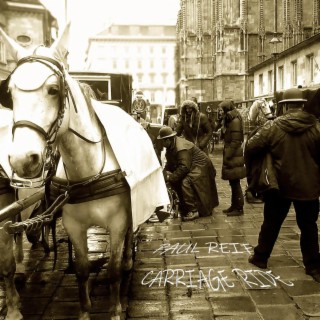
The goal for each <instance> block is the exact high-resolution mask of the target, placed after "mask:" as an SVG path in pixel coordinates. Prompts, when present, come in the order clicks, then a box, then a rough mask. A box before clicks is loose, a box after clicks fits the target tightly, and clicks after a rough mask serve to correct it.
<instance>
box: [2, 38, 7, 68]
mask: <svg viewBox="0 0 320 320" xmlns="http://www.w3.org/2000/svg"><path fill="white" fill-rule="evenodd" d="M0 62H1V63H6V62H7V59H6V48H5V45H4V43H3V42H2V40H1V38H0Z"/></svg>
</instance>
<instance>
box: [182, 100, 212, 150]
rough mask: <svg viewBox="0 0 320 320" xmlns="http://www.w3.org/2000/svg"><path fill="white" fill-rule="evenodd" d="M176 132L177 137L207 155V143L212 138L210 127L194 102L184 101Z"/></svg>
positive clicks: (206, 118) (207, 120)
mask: <svg viewBox="0 0 320 320" xmlns="http://www.w3.org/2000/svg"><path fill="white" fill-rule="evenodd" d="M176 132H177V135H178V136H183V137H184V138H185V139H187V140H189V141H191V142H193V143H194V144H195V145H196V146H197V147H198V148H200V149H201V150H202V151H204V152H205V153H206V154H208V142H209V140H210V139H211V137H212V127H211V124H210V122H209V119H208V117H207V116H206V115H205V114H204V113H202V112H200V111H199V107H198V105H197V104H196V103H195V102H193V101H191V100H185V101H184V102H183V103H182V106H181V116H180V118H179V121H178V123H177V127H176Z"/></svg>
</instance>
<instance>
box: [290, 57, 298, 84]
mask: <svg viewBox="0 0 320 320" xmlns="http://www.w3.org/2000/svg"><path fill="white" fill-rule="evenodd" d="M297 68H298V66H297V60H295V61H292V62H291V79H292V80H291V81H292V86H296V85H297V82H298V69H297Z"/></svg>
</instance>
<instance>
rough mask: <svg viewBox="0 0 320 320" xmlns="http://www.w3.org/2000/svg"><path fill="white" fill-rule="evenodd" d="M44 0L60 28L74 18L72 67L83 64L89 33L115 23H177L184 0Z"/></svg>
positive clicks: (70, 47)
mask: <svg viewBox="0 0 320 320" xmlns="http://www.w3.org/2000/svg"><path fill="white" fill-rule="evenodd" d="M41 2H42V3H43V4H44V5H45V6H46V7H47V8H48V9H49V10H50V11H51V13H52V14H53V15H54V16H55V17H56V18H57V19H58V23H59V27H60V29H62V28H63V26H64V25H65V22H66V21H67V20H70V21H71V31H70V32H71V37H70V44H69V52H70V53H69V64H70V69H79V68H80V67H81V66H82V64H83V59H84V53H85V50H86V47H87V40H88V37H89V36H92V35H95V34H97V33H98V32H100V31H102V30H104V29H105V28H106V27H107V26H108V25H110V24H111V23H128V24H170V25H175V24H176V21H177V14H178V11H179V8H180V0H90V1H88V0H41ZM65 9H67V10H65ZM65 11H67V17H66V15H65Z"/></svg>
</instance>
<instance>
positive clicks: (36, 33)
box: [0, 0, 58, 80]
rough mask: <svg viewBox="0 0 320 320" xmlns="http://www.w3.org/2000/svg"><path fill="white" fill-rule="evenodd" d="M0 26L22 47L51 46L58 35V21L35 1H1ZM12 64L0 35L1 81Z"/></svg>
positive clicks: (13, 65) (11, 67)
mask: <svg viewBox="0 0 320 320" xmlns="http://www.w3.org/2000/svg"><path fill="white" fill-rule="evenodd" d="M0 27H1V28H2V29H3V30H4V31H5V32H6V33H7V34H8V35H9V36H10V37H11V38H12V39H14V40H15V41H16V42H18V43H19V44H20V45H22V46H24V47H26V48H27V47H32V46H37V45H40V44H44V45H50V44H51V43H52V41H53V37H54V36H55V35H56V34H57V29H58V28H57V21H56V19H55V18H54V17H53V16H52V15H51V14H50V12H49V11H48V10H47V9H46V8H45V7H44V6H43V5H42V4H41V2H40V1H38V0H21V1H20V0H11V1H6V0H0ZM14 67H15V63H14V62H13V60H12V58H11V57H10V55H9V53H8V52H7V50H6V48H5V45H4V43H3V42H2V40H1V36H0V80H3V79H5V78H7V76H8V75H9V73H10V70H12V69H13V68H14Z"/></svg>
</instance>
